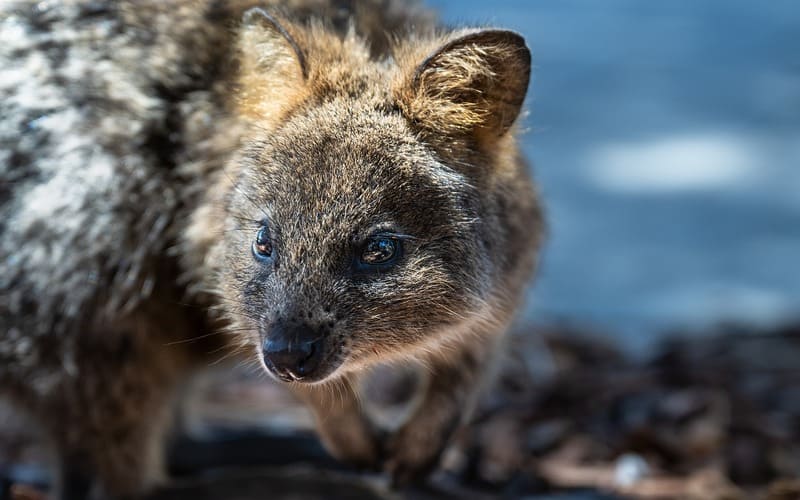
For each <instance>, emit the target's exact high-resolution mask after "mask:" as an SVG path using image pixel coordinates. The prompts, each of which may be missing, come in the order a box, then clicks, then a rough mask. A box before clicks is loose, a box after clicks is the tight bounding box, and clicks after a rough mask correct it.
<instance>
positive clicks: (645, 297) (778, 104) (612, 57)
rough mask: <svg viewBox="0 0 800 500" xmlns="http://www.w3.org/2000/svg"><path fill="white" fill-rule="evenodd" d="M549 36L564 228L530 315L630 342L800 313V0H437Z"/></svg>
mask: <svg viewBox="0 0 800 500" xmlns="http://www.w3.org/2000/svg"><path fill="white" fill-rule="evenodd" d="M427 3H428V4H431V5H433V6H434V7H436V8H437V9H438V10H439V12H440V13H441V15H442V16H443V18H444V19H445V20H446V21H447V22H449V23H453V24H473V23H475V22H480V23H485V24H491V25H498V26H504V27H509V28H513V29H516V30H518V31H520V32H521V33H523V34H524V35H525V36H526V38H527V39H528V43H529V45H530V47H531V48H532V51H533V58H534V66H535V67H534V75H533V81H532V92H531V94H530V95H529V97H528V101H527V105H528V107H529V109H530V110H531V115H530V116H529V117H528V118H527V120H526V122H525V123H526V125H527V126H528V127H529V132H528V134H527V135H526V136H525V138H524V147H525V149H526V151H527V152H528V155H529V157H530V158H532V160H533V162H534V164H535V175H536V178H537V179H538V181H539V183H540V185H541V189H542V192H543V195H544V198H545V200H546V203H547V207H548V211H549V220H550V223H551V235H550V239H549V242H548V245H547V248H546V251H545V255H544V262H543V266H542V269H541V272H540V276H539V279H538V281H537V284H536V286H535V288H534V290H533V292H532V294H531V297H530V300H529V306H528V308H527V310H526V314H525V317H526V318H527V319H535V320H537V321H560V320H562V319H567V320H570V321H577V322H580V323H590V324H592V325H599V326H601V327H604V328H607V329H608V330H609V331H613V332H615V334H617V335H620V336H623V339H624V340H625V341H626V343H627V344H628V345H629V346H631V347H632V348H634V349H636V348H638V347H643V346H645V345H647V344H648V343H650V342H651V341H652V340H653V339H655V338H657V334H658V333H659V332H663V331H664V330H665V329H667V328H672V327H677V326H702V325H704V324H707V323H709V322H715V321H717V320H720V319H741V320H746V321H754V322H770V321H776V320H779V319H780V318H784V317H788V316H792V315H798V314H800V263H798V260H800V2H797V1H796V0H771V1H770V2H752V1H749V0H705V1H690V0H678V1H675V2H643V1H639V0H605V1H603V2H596V1H593V0H547V1H530V0H497V1H495V2H482V1H476V0H469V1H463V0H458V1H456V0H429V1H428V2H427Z"/></svg>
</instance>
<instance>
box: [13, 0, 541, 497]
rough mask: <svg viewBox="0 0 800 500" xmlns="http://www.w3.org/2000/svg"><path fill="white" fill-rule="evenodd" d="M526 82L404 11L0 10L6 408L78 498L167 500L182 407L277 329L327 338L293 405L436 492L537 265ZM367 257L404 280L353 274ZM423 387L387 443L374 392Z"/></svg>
mask: <svg viewBox="0 0 800 500" xmlns="http://www.w3.org/2000/svg"><path fill="white" fill-rule="evenodd" d="M256 4H257V5H258V6H259V7H258V8H257V9H255V10H253V9H252V7H253V6H254V5H256ZM262 8H263V9H262ZM529 71H530V55H529V53H528V50H527V48H526V47H525V45H524V41H523V40H522V39H521V37H519V35H517V34H515V33H511V32H507V31H502V30H493V29H459V30H445V29H442V28H438V27H436V26H435V25H434V22H433V20H432V17H431V16H430V15H429V14H428V12H427V11H425V10H423V9H421V8H419V7H417V6H415V5H407V4H403V3H400V2H395V1H385V0H384V1H378V0H375V1H367V0H365V1H361V2H354V1H344V2H343V1H335V0H291V1H290V0H286V1H285V2H250V1H237V0H229V1H210V0H196V1H189V0H182V1H179V2H166V3H165V2H160V1H155V0H147V1H137V2H133V1H122V2H97V1H90V0H61V1H58V2H38V3H34V2H27V1H20V2H13V1H12V2H10V3H9V2H6V3H4V4H2V6H0V116H1V117H2V118H0V234H2V239H0V389H2V391H3V392H4V395H5V396H7V397H10V398H11V399H12V400H13V401H14V402H16V403H17V404H19V405H20V407H21V408H23V409H24V410H26V411H27V412H29V413H30V414H31V415H32V416H33V417H34V418H36V419H37V420H38V421H39V422H40V423H41V425H42V426H43V427H44V429H46V430H47V431H48V433H49V435H50V436H51V438H52V441H53V445H54V449H55V450H56V454H57V461H58V463H59V465H60V467H61V474H60V478H61V483H60V485H59V488H60V491H61V493H60V494H61V496H62V497H63V498H84V497H85V496H86V495H87V491H89V490H91V491H92V492H93V494H94V495H95V496H106V497H113V498H125V497H131V496H136V495H139V494H141V493H142V492H144V491H146V490H147V489H149V488H151V487H152V486H153V485H155V484H157V483H158V482H159V481H160V480H161V479H162V473H163V471H162V465H163V464H162V452H163V450H162V446H163V443H162V440H163V435H164V431H165V428H166V424H167V422H168V421H169V413H170V411H169V410H170V401H171V400H172V399H173V398H174V397H175V392H176V389H177V387H179V386H180V384H181V383H182V382H183V381H184V380H185V379H186V377H187V376H188V375H189V374H191V372H192V371H193V370H194V369H195V368H197V367H202V366H203V365H204V364H207V363H208V362H209V356H212V357H213V355H210V354H209V353H212V352H216V353H217V354H216V356H219V354H218V353H219V351H218V349H219V348H234V349H235V348H243V350H244V354H245V355H246V356H249V357H250V359H255V360H258V361H259V362H262V361H263V360H264V359H266V358H265V356H266V354H264V352H266V351H265V349H266V348H265V345H266V343H268V342H269V341H270V340H271V339H272V338H274V337H275V336H276V335H278V333H277V332H278V330H281V329H282V330H289V331H299V330H301V329H302V330H303V331H308V332H311V333H312V334H313V335H314V336H315V342H317V344H315V345H317V349H318V351H319V352H317V353H316V354H318V355H319V357H320V362H319V366H318V367H317V368H316V370H315V371H314V372H313V373H312V374H310V375H309V376H308V377H298V380H295V381H292V382H290V383H289V386H290V388H291V389H292V390H293V391H294V392H295V393H296V394H298V396H300V397H301V398H303V399H304V400H306V401H307V402H308V404H309V406H310V407H311V409H312V410H313V412H314V414H315V415H316V417H317V422H318V429H319V432H320V436H321V438H322V439H323V441H324V442H325V443H326V445H327V446H328V448H329V449H330V450H331V452H332V453H333V454H334V455H336V456H338V457H340V458H342V459H343V460H349V461H351V462H355V463H359V464H362V465H375V464H376V463H377V462H378V461H380V460H385V467H386V468H387V469H388V470H389V472H390V473H391V474H392V475H393V477H394V478H395V480H396V481H397V482H405V481H409V480H412V479H415V478H418V477H420V476H422V475H424V474H425V473H426V472H427V471H428V470H429V469H430V468H432V467H433V466H435V464H436V462H437V459H438V457H439V454H440V453H441V451H442V449H443V448H444V446H445V445H446V443H447V439H448V437H449V435H450V434H451V433H452V430H453V429H454V428H455V427H456V426H457V425H458V424H459V421H460V420H459V419H460V417H461V416H462V415H463V413H464V409H465V408H466V407H467V406H468V403H469V401H470V400H472V399H473V398H474V397H475V393H476V387H477V386H479V385H480V382H481V380H483V378H484V374H485V372H486V369H487V367H488V365H489V364H490V363H489V360H490V359H491V357H492V353H493V352H494V350H495V347H496V345H497V344H498V342H499V339H500V338H501V334H502V333H503V331H504V330H505V329H506V327H507V325H508V323H509V321H510V319H511V317H512V314H513V311H514V309H515V307H516V305H517V303H518V302H519V299H520V296H521V294H522V291H523V288H524V285H525V283H526V282H527V280H528V278H529V276H530V273H531V271H532V269H533V267H534V265H535V255H536V249H537V248H538V245H539V240H540V235H541V230H542V221H541V213H540V209H539V205H538V202H537V199H536V196H535V193H534V190H533V187H532V184H531V181H530V179H529V176H528V173H527V166H526V163H525V161H524V159H523V158H522V157H521V154H520V152H519V151H518V149H517V147H516V144H515V138H514V135H515V127H514V123H515V120H516V118H517V116H518V114H519V112H520V107H521V105H522V101H523V98H524V95H525V91H526V89H527V84H528V75H529ZM263 227H268V229H269V233H270V237H271V249H272V253H271V255H270V257H269V259H266V260H263V259H262V260H259V259H257V258H254V255H253V250H252V249H253V241H254V239H255V238H256V235H257V234H258V232H259V230H260V229H261V228H263ZM375 234H389V235H391V237H392V238H394V239H395V240H397V241H400V243H398V244H402V254H401V255H400V256H399V258H398V260H397V262H396V263H395V265H393V266H391V267H385V268H383V267H382V268H380V269H371V268H370V269H367V268H364V267H363V266H360V265H359V264H358V258H359V257H358V256H359V252H360V249H361V248H363V245H364V242H365V241H369V239H370V238H371V237H374V235H375ZM217 332H224V334H219V335H218V334H217ZM320 339H321V340H320ZM289 347H290V350H291V343H290V344H289ZM262 351H264V352H262ZM404 360H415V361H418V362H422V363H424V364H425V365H426V366H427V368H428V371H429V382H428V384H427V386H426V388H425V393H424V395H423V396H422V398H421V404H420V406H419V408H418V409H417V410H416V412H415V413H413V414H412V415H411V416H410V418H409V419H408V421H407V422H406V423H405V424H404V425H403V426H401V427H400V429H399V430H397V432H396V433H395V434H394V435H393V436H391V437H390V438H389V439H388V441H386V442H380V440H379V439H378V438H377V434H376V433H375V432H374V431H373V429H372V426H371V424H370V422H369V421H368V419H367V418H366V417H364V415H363V413H362V411H361V409H360V408H359V404H358V395H357V394H356V393H355V389H354V387H355V386H356V384H355V381H356V379H357V377H358V376H359V374H360V373H363V371H364V370H365V369H367V368H369V367H370V366H372V365H374V364H375V363H378V362H386V361H395V362H403V361H404ZM265 365H266V367H267V368H268V369H272V368H274V367H271V366H270V365H269V364H266V363H265Z"/></svg>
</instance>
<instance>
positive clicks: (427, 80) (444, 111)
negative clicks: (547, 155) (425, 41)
mask: <svg viewBox="0 0 800 500" xmlns="http://www.w3.org/2000/svg"><path fill="white" fill-rule="evenodd" d="M417 57H419V56H417ZM409 62H411V63H412V64H414V65H415V68H414V69H413V70H412V71H408V69H409V68H408V67H406V69H405V71H406V76H405V79H404V80H403V81H402V82H401V85H400V88H399V91H398V92H396V94H395V95H396V98H397V101H398V103H399V105H400V107H401V109H402V110H403V111H404V114H405V115H406V116H408V117H409V118H410V119H411V120H412V121H413V122H414V123H416V124H417V126H419V127H421V128H422V129H424V130H427V131H429V132H431V133H434V134H437V135H441V134H444V135H445V136H465V135H466V136H471V137H473V138H474V139H476V140H478V141H479V142H483V143H486V142H488V143H491V142H492V141H495V140H497V139H498V138H499V137H501V136H503V135H504V134H505V133H506V132H507V131H508V129H509V128H511V126H512V125H513V123H514V121H515V120H516V119H517V116H518V115H519V112H520V109H521V107H522V102H523V100H524V99H525V93H526V91H527V89H528V80H529V78H530V71H531V54H530V51H529V50H528V47H527V46H526V45H525V40H524V39H523V38H522V36H520V35H519V34H517V33H514V32H512V31H506V30H495V29H486V30H477V31H467V32H466V33H462V34H460V36H459V35H456V36H455V37H453V38H451V39H450V40H449V41H446V42H445V43H444V44H443V45H441V46H439V47H438V48H436V49H435V50H433V52H432V53H430V52H429V53H428V54H427V56H425V57H424V59H422V60H419V59H417V61H416V62H415V61H413V60H412V61H408V60H406V61H405V64H408V63H409Z"/></svg>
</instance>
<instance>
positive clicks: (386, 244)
mask: <svg viewBox="0 0 800 500" xmlns="http://www.w3.org/2000/svg"><path fill="white" fill-rule="evenodd" d="M402 244H403V242H402V241H400V240H398V239H397V238H390V237H388V236H375V237H372V238H370V239H368V240H367V242H366V244H365V245H364V247H363V249H362V251H361V263H362V264H366V265H369V266H379V265H387V264H393V263H394V261H395V260H397V258H398V257H399V256H400V254H401V253H402V250H403V248H402Z"/></svg>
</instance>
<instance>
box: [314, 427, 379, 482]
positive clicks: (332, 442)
mask: <svg viewBox="0 0 800 500" xmlns="http://www.w3.org/2000/svg"><path fill="white" fill-rule="evenodd" d="M354 418H355V419H356V420H358V421H357V422H353V421H350V422H343V421H339V422H336V423H338V424H340V425H335V423H334V422H330V423H329V425H326V429H325V430H324V431H323V432H322V433H321V437H322V441H323V443H324V444H325V447H326V448H327V449H328V451H329V452H330V454H331V455H333V456H334V457H335V458H336V459H337V460H340V461H342V462H344V463H347V464H350V465H352V466H354V467H356V468H358V469H362V470H373V471H374V470H380V467H381V463H382V453H381V451H382V447H381V442H382V441H383V440H382V438H381V435H380V434H379V432H378V431H377V430H376V429H375V428H374V427H373V426H372V425H371V424H370V423H369V422H367V421H366V420H365V419H358V418H357V417H354Z"/></svg>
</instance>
